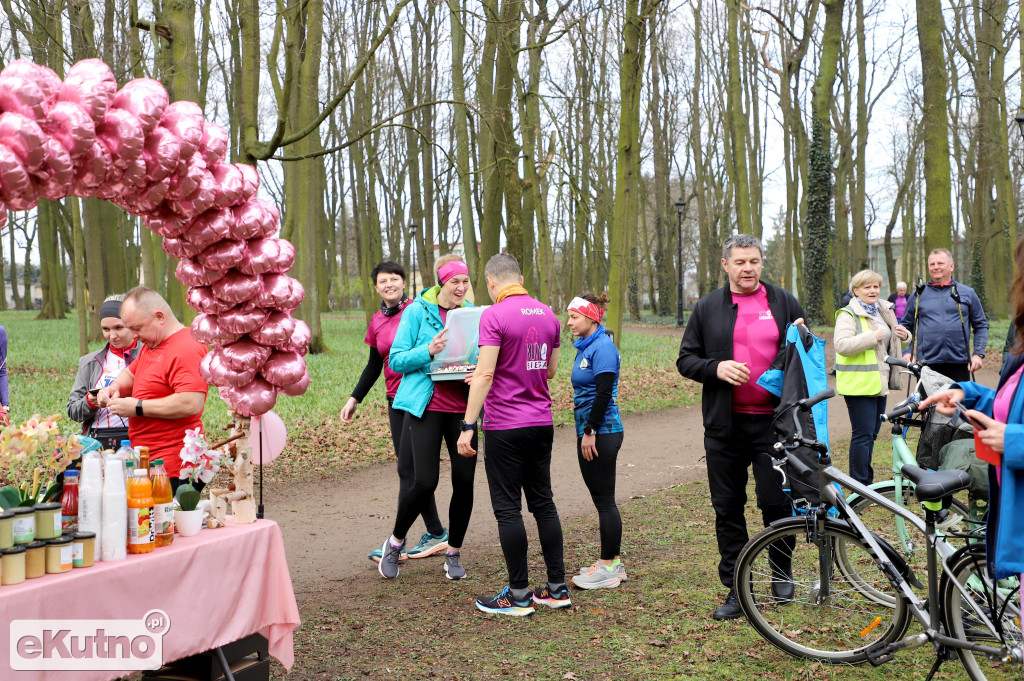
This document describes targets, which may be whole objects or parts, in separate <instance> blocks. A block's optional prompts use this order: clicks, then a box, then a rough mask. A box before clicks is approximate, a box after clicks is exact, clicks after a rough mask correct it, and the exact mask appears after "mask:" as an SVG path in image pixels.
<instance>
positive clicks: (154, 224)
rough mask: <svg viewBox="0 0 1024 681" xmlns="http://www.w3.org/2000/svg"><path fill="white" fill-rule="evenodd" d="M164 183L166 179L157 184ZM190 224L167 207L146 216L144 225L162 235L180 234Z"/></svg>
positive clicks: (173, 235) (176, 235)
mask: <svg viewBox="0 0 1024 681" xmlns="http://www.w3.org/2000/svg"><path fill="white" fill-rule="evenodd" d="M165 183H166V180H165V181H164V182H161V183H159V184H165ZM154 186H155V185H154ZM190 224H191V223H189V222H186V221H184V220H182V219H181V216H180V215H178V214H177V213H175V212H174V211H172V210H170V209H168V208H158V209H157V210H155V211H153V212H152V213H150V214H149V215H148V216H147V217H146V226H147V227H149V228H150V229H151V230H153V231H154V232H156V233H157V234H159V235H160V236H163V237H178V236H181V235H182V233H184V232H185V230H187V229H188V228H189V226H190ZM176 257H177V256H176ZM182 283H184V282H182Z"/></svg>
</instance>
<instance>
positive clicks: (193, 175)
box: [167, 138, 206, 201]
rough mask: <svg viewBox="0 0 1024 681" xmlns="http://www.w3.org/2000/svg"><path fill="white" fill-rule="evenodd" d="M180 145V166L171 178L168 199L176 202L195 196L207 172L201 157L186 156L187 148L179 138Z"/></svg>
mask: <svg viewBox="0 0 1024 681" xmlns="http://www.w3.org/2000/svg"><path fill="white" fill-rule="evenodd" d="M178 144H179V146H180V152H179V156H178V165H177V167H176V168H175V169H174V172H173V173H172V174H171V176H170V177H171V190H170V191H169V192H167V198H168V199H171V200H174V201H177V200H179V199H184V198H186V197H189V196H192V195H194V194H195V193H196V190H197V189H199V185H200V183H201V182H202V181H203V173H205V172H206V164H205V163H203V160H202V159H201V158H200V157H198V156H191V157H190V156H185V149H186V147H185V143H184V142H183V141H182V140H181V138H178Z"/></svg>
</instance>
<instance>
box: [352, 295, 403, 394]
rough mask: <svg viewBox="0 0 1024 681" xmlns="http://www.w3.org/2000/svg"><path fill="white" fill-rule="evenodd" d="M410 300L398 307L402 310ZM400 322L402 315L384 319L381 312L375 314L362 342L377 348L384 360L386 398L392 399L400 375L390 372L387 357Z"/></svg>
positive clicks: (400, 377)
mask: <svg viewBox="0 0 1024 681" xmlns="http://www.w3.org/2000/svg"><path fill="white" fill-rule="evenodd" d="M411 302H412V298H407V299H406V301H405V302H404V303H402V304H401V306H400V307H399V309H400V310H404V309H405V308H406V307H407V306H408V305H409V303H411ZM400 321H402V315H400V314H393V315H391V316H390V317H385V316H384V313H383V312H377V313H376V314H374V315H373V316H372V317H370V325H369V326H368V327H367V328H366V338H365V340H364V342H365V343H366V344H367V345H369V346H370V347H371V348H377V352H378V353H380V356H381V359H383V360H384V387H385V389H386V391H387V395H388V397H394V396H395V393H397V392H398V384H399V383H401V382H402V374H396V373H395V372H394V371H392V370H391V363H390V362H388V356H389V355H390V354H391V345H392V344H393V343H394V342H395V334H396V333H398V323H399V322H400Z"/></svg>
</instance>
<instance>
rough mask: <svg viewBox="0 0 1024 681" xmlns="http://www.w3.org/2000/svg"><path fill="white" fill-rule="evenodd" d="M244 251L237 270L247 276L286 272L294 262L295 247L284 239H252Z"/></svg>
mask: <svg viewBox="0 0 1024 681" xmlns="http://www.w3.org/2000/svg"><path fill="white" fill-rule="evenodd" d="M246 250H247V252H248V257H247V258H246V259H245V261H244V262H243V263H242V264H241V265H239V267H238V269H239V270H240V271H242V272H245V273H247V274H264V273H278V272H287V271H288V270H290V269H291V268H292V264H293V263H294V262H295V247H294V246H292V245H291V243H289V242H288V241H285V240H284V239H252V240H251V241H249V243H248V244H247V245H246Z"/></svg>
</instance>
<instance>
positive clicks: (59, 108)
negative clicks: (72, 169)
mask: <svg viewBox="0 0 1024 681" xmlns="http://www.w3.org/2000/svg"><path fill="white" fill-rule="evenodd" d="M43 129H44V131H45V132H46V134H48V135H49V136H50V137H52V138H53V139H55V140H57V141H58V142H60V143H61V144H62V145H63V146H64V148H65V149H67V150H68V153H69V154H71V158H73V159H78V158H79V157H80V156H82V155H84V154H85V153H86V152H87V151H88V150H89V147H91V146H92V143H93V142H94V141H96V123H94V122H93V120H92V117H91V116H90V115H89V114H87V113H86V112H85V110H84V109H83V108H82V107H80V106H78V105H77V104H75V103H74V102H57V103H56V104H54V105H53V108H52V109H50V112H49V115H48V117H47V121H46V123H45V124H44V128H43Z"/></svg>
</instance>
